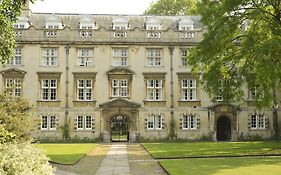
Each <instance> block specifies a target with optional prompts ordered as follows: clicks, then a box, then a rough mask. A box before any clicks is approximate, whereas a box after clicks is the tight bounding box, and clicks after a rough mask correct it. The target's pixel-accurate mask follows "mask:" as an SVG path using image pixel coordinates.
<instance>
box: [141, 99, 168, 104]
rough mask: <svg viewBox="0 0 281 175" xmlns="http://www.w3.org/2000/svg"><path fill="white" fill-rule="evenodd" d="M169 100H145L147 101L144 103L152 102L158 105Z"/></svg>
mask: <svg viewBox="0 0 281 175" xmlns="http://www.w3.org/2000/svg"><path fill="white" fill-rule="evenodd" d="M166 101H167V100H147V99H145V100H143V102H152V103H154V102H155V103H158V102H166Z"/></svg>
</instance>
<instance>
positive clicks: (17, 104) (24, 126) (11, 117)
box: [0, 92, 32, 141]
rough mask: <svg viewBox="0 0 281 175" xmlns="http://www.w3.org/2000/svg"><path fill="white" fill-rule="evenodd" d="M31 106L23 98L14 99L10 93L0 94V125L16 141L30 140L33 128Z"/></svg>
mask: <svg viewBox="0 0 281 175" xmlns="http://www.w3.org/2000/svg"><path fill="white" fill-rule="evenodd" d="M29 110H30V106H29V104H28V102H27V101H26V100H25V99H23V98H21V97H13V96H12V95H10V93H9V92H5V93H2V94H0V124H2V127H4V128H5V130H7V131H8V132H9V133H13V134H14V139H15V140H18V141H19V140H28V137H29V136H28V132H29V131H30V129H31V128H32V126H31V124H30V123H32V122H30V121H31V118H30V114H29Z"/></svg>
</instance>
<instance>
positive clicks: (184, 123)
mask: <svg viewBox="0 0 281 175" xmlns="http://www.w3.org/2000/svg"><path fill="white" fill-rule="evenodd" d="M199 126H200V119H199V118H198V117H197V116H196V115H194V114H182V115H181V116H180V127H181V129H183V130H193V129H199Z"/></svg>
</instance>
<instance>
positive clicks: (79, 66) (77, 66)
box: [75, 65, 95, 68]
mask: <svg viewBox="0 0 281 175" xmlns="http://www.w3.org/2000/svg"><path fill="white" fill-rule="evenodd" d="M75 67H92V68H93V67H95V65H87V66H86V65H75Z"/></svg>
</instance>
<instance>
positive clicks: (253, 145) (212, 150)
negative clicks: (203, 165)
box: [143, 141, 281, 158]
mask: <svg viewBox="0 0 281 175" xmlns="http://www.w3.org/2000/svg"><path fill="white" fill-rule="evenodd" d="M143 146H144V147H145V148H146V149H147V150H148V151H149V152H150V153H151V154H152V155H153V157H155V158H173V157H198V156H199V157H208V156H243V155H268V154H273V155H274V154H275V155H279V154H281V149H280V148H281V145H280V142H269V141H264V142H185V143H143Z"/></svg>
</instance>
